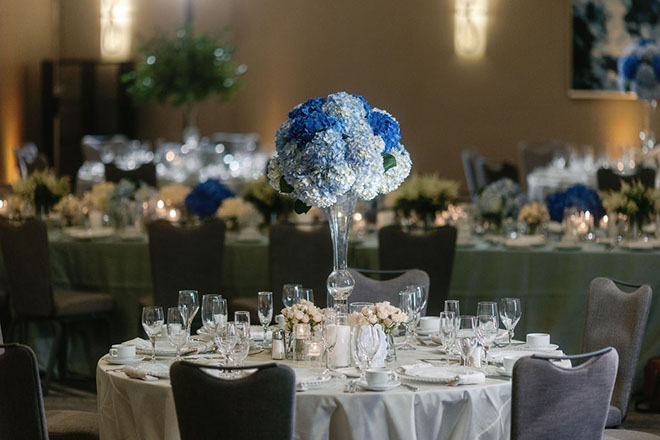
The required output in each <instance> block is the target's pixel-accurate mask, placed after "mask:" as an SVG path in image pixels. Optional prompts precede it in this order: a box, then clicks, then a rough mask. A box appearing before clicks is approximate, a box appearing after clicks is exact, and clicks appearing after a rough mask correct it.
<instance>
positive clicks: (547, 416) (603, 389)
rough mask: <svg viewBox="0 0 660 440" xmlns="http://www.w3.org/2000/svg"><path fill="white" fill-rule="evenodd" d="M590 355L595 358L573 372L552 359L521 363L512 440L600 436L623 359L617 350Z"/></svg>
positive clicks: (513, 407) (517, 367) (515, 374)
mask: <svg viewBox="0 0 660 440" xmlns="http://www.w3.org/2000/svg"><path fill="white" fill-rule="evenodd" d="M587 356H590V357H591V358H590V359H589V360H587V361H586V362H584V363H583V364H581V365H579V366H577V367H574V368H564V367H561V366H559V365H556V364H554V363H552V362H550V361H549V359H550V358H551V357H550V358H548V357H536V356H531V357H523V358H521V359H519V360H518V362H516V364H515V365H514V367H513V385H512V393H513V394H512V400H511V402H512V403H511V439H512V440H556V439H600V438H601V436H602V435H603V430H604V429H605V420H606V418H607V412H608V408H609V402H610V397H611V395H612V389H613V388H614V379H615V377H616V368H617V362H618V356H617V353H616V350H613V349H608V350H602V351H600V352H598V353H591V354H589V355H587ZM571 358H573V359H576V358H579V356H573V357H571Z"/></svg>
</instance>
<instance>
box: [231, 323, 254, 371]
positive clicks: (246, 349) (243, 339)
mask: <svg viewBox="0 0 660 440" xmlns="http://www.w3.org/2000/svg"><path fill="white" fill-rule="evenodd" d="M243 328H245V327H243ZM249 353H250V335H249V332H248V333H247V334H246V332H245V331H242V332H241V331H239V332H238V338H237V339H236V344H234V347H233V348H232V349H231V351H230V355H229V358H230V359H231V360H232V362H233V364H234V365H236V366H237V367H240V366H241V365H242V364H243V361H244V360H245V358H246V357H247V356H248V354H249Z"/></svg>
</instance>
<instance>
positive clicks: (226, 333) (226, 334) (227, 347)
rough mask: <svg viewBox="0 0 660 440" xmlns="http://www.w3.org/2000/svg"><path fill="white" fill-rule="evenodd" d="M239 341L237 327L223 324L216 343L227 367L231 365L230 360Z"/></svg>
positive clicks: (219, 329)
mask: <svg viewBox="0 0 660 440" xmlns="http://www.w3.org/2000/svg"><path fill="white" fill-rule="evenodd" d="M237 341H238V335H237V333H236V326H235V325H234V324H233V323H225V324H221V325H220V326H219V327H218V329H217V331H216V334H215V343H216V345H217V346H218V351H219V352H220V354H221V355H222V356H223V357H224V362H225V365H229V359H230V354H231V351H232V349H233V348H234V345H236V342H237Z"/></svg>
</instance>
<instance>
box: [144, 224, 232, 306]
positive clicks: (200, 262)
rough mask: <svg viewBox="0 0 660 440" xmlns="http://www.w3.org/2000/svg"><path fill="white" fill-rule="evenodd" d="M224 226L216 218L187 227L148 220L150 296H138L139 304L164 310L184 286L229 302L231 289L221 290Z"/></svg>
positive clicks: (175, 300)
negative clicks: (212, 294)
mask: <svg viewBox="0 0 660 440" xmlns="http://www.w3.org/2000/svg"><path fill="white" fill-rule="evenodd" d="M226 229H227V228H226V226H225V223H224V222H223V221H220V220H213V221H209V222H204V223H202V224H201V225H199V226H191V227H188V226H177V225H175V224H172V223H170V222H168V221H165V220H156V221H154V222H151V223H148V224H147V232H148V235H149V259H150V261H151V279H152V283H153V297H152V298H149V297H143V298H141V299H140V304H141V305H142V306H144V305H159V306H162V307H163V310H167V307H176V306H177V300H178V292H179V290H185V289H193V290H197V291H198V292H199V294H200V295H202V294H205V293H220V294H222V296H223V297H225V298H227V302H228V303H230V302H231V300H232V298H233V294H232V292H228V291H224V290H223V289H222V261H223V254H224V248H225V231H226ZM200 300H201V299H200Z"/></svg>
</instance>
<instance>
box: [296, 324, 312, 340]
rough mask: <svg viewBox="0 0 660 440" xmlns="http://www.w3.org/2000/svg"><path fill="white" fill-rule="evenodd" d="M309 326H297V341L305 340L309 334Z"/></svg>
mask: <svg viewBox="0 0 660 440" xmlns="http://www.w3.org/2000/svg"><path fill="white" fill-rule="evenodd" d="M308 329H309V324H296V339H305V338H306V337H307V334H308V333H309V331H308Z"/></svg>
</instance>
